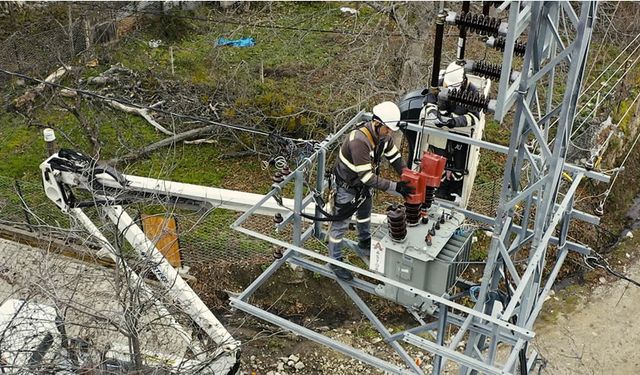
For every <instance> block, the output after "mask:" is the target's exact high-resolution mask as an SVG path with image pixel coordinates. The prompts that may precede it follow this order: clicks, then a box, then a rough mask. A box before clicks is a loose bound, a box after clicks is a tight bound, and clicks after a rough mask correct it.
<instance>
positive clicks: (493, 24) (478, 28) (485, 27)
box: [456, 12, 502, 37]
mask: <svg viewBox="0 0 640 375" xmlns="http://www.w3.org/2000/svg"><path fill="white" fill-rule="evenodd" d="M500 23H502V20H500V19H499V18H495V17H490V16H485V15H484V14H475V13H464V12H462V13H460V14H457V15H456V25H458V26H459V27H465V28H466V29H467V31H471V32H473V33H476V34H480V35H491V36H496V37H497V36H498V30H499V29H500Z"/></svg>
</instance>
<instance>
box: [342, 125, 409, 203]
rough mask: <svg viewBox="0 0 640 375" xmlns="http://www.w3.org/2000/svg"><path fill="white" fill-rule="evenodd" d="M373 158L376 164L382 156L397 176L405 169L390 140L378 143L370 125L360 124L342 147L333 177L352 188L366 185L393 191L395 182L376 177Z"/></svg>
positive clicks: (397, 151)
mask: <svg viewBox="0 0 640 375" xmlns="http://www.w3.org/2000/svg"><path fill="white" fill-rule="evenodd" d="M376 153H377V154H376ZM376 155H377V156H378V158H377V159H378V160H377V161H378V162H379V161H380V160H379V157H380V156H382V155H384V157H385V158H387V160H389V162H390V163H391V165H392V166H393V168H394V169H395V170H396V172H398V174H401V173H402V170H403V169H404V168H406V166H407V165H406V164H405V162H404V160H403V159H402V155H401V154H400V150H398V148H397V147H396V146H395V144H394V143H393V139H392V138H391V137H384V138H382V139H378V136H377V135H376V132H375V130H374V129H373V125H372V123H371V122H367V123H363V124H361V125H360V126H359V127H358V128H357V129H355V130H353V131H352V132H351V133H349V135H348V136H347V139H346V140H345V141H344V142H343V143H342V146H341V147H340V151H339V154H338V158H337V159H336V164H335V167H334V173H335V174H336V176H337V177H338V178H339V179H341V180H342V181H344V182H345V183H346V184H347V185H349V186H352V187H354V188H357V187H360V186H362V185H366V186H369V187H373V188H375V189H379V190H395V185H396V184H395V182H392V181H389V180H387V179H385V178H382V177H379V176H377V175H376V167H377V166H376V165H374V163H375V161H376Z"/></svg>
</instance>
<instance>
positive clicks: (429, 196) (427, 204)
mask: <svg viewBox="0 0 640 375" xmlns="http://www.w3.org/2000/svg"><path fill="white" fill-rule="evenodd" d="M435 196H436V188H434V187H432V186H427V189H426V190H425V194H424V208H425V211H428V210H429V209H430V208H431V205H432V204H433V200H434V199H435Z"/></svg>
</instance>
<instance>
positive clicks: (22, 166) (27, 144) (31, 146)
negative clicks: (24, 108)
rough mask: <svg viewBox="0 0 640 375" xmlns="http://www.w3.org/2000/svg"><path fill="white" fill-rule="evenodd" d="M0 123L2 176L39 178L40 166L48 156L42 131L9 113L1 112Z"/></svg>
mask: <svg viewBox="0 0 640 375" xmlns="http://www.w3.org/2000/svg"><path fill="white" fill-rule="evenodd" d="M0 124H2V126H1V127H0V137H1V138H2V142H0V155H2V156H1V159H2V162H0V176H4V177H11V178H16V179H27V180H34V179H38V178H39V175H40V170H39V169H38V166H39V165H40V163H41V162H42V161H43V160H44V159H45V157H46V149H45V143H44V140H43V139H42V135H41V132H40V131H39V130H38V129H37V128H34V127H29V126H27V125H26V124H24V123H23V122H22V121H21V119H19V118H17V117H15V116H12V115H9V114H0Z"/></svg>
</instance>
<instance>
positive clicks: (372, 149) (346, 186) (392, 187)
mask: <svg viewBox="0 0 640 375" xmlns="http://www.w3.org/2000/svg"><path fill="white" fill-rule="evenodd" d="M372 112H373V118H372V119H371V121H368V122H365V123H362V126H361V127H359V128H358V129H356V130H353V131H352V132H351V133H349V135H348V138H347V139H346V140H345V141H344V143H343V144H342V146H341V147H340V153H339V156H338V158H337V159H336V163H335V166H334V168H333V174H334V176H335V180H336V185H337V186H336V196H335V215H336V216H347V217H346V218H345V219H344V220H337V221H333V222H332V223H331V229H330V230H329V256H330V257H331V258H333V259H336V260H339V261H342V238H343V237H344V234H345V233H346V231H347V229H348V227H349V220H350V218H351V214H352V213H353V211H354V209H355V212H356V221H357V223H356V228H357V230H358V240H359V241H358V250H357V251H358V255H359V256H360V257H363V258H367V257H368V256H369V253H370V248H371V229H370V226H371V208H372V203H371V188H375V189H378V190H382V191H386V192H389V193H397V194H400V195H402V196H403V197H404V196H406V195H408V194H411V193H412V192H413V189H412V188H410V187H409V186H407V183H406V182H404V181H399V182H393V181H389V180H387V179H384V178H382V177H380V176H378V167H379V164H380V162H381V157H382V156H383V155H384V156H385V158H387V160H388V161H389V163H391V165H392V166H393V168H394V169H395V171H396V172H397V173H398V175H400V174H401V173H402V170H403V169H404V168H406V166H407V165H406V163H405V162H404V160H403V159H402V156H401V155H400V151H399V150H398V148H397V147H396V146H395V144H394V143H393V139H392V138H391V132H393V131H396V130H398V129H399V125H398V122H399V121H400V109H399V108H398V106H397V105H396V104H395V103H392V102H383V103H380V104H378V105H376V106H375V107H373V111H372ZM355 206H357V207H355ZM345 212H346V215H342V214H343V213H345ZM331 268H332V270H333V272H334V273H335V274H336V276H337V277H338V278H340V279H342V280H347V281H348V280H351V279H353V275H352V274H351V272H349V271H348V270H346V269H344V268H342V267H338V266H335V265H333V264H331Z"/></svg>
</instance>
